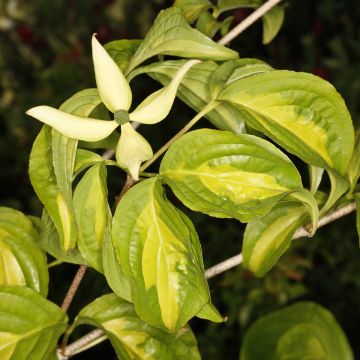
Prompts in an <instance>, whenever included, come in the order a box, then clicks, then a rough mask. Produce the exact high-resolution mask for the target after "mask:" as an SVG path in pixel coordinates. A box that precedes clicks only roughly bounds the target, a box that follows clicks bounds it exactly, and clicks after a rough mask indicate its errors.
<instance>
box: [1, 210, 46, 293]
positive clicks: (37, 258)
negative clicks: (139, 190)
mask: <svg viewBox="0 0 360 360" xmlns="http://www.w3.org/2000/svg"><path fill="white" fill-rule="evenodd" d="M38 237H39V234H38V232H37V230H36V228H35V227H34V226H33V225H32V222H31V220H30V219H29V218H27V217H26V216H25V215H24V214H23V213H21V212H20V211H17V210H14V209H10V208H5V207H0V284H3V285H18V286H27V287H29V288H31V289H33V290H35V291H37V292H39V293H40V294H41V295H43V296H45V297H46V295H47V292H48V282H49V274H48V269H47V263H46V256H45V254H44V252H43V251H42V250H41V249H40V247H39V245H38Z"/></svg>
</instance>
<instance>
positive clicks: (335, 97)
mask: <svg viewBox="0 0 360 360" xmlns="http://www.w3.org/2000/svg"><path fill="white" fill-rule="evenodd" d="M219 100H226V101H230V102H233V103H236V104H238V105H239V106H241V107H242V108H243V110H244V111H247V112H248V114H249V116H248V117H247V118H246V122H247V124H248V125H249V126H251V127H253V128H255V129H256V130H259V131H261V132H263V133H264V134H266V135H267V136H269V137H270V138H271V139H273V140H274V141H275V142H277V143H278V144H280V145H281V146H283V147H284V148H285V149H286V150H287V151H289V152H291V153H293V154H295V155H297V156H299V157H300V158H301V159H302V160H304V161H305V162H307V163H309V164H311V165H315V166H318V167H322V168H325V169H330V170H331V169H333V170H335V171H336V172H338V173H339V174H340V175H342V176H343V175H344V174H345V171H346V169H347V167H348V164H349V161H350V158H351V155H352V151H353V145H354V129H353V125H352V121H351V117H350V114H349V112H348V110H347V108H346V106H345V103H344V101H343V99H342V98H341V96H340V95H339V94H338V93H337V92H336V90H335V89H334V87H333V86H332V85H331V84H329V83H328V82H326V81H325V80H322V79H320V78H319V77H316V76H314V75H311V74H307V73H297V72H293V71H285V70H273V71H269V72H265V73H262V74H258V75H256V76H250V77H246V78H241V79H239V80H237V81H233V82H231V83H230V84H229V85H228V86H226V87H225V88H224V89H223V90H222V91H221V93H220V94H219Z"/></svg>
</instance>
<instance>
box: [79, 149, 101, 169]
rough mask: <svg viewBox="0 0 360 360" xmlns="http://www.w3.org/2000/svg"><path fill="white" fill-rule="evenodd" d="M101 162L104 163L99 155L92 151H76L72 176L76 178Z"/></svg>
mask: <svg viewBox="0 0 360 360" xmlns="http://www.w3.org/2000/svg"><path fill="white" fill-rule="evenodd" d="M101 161H104V159H103V158H102V157H101V156H100V155H98V154H96V153H94V152H92V151H88V150H84V149H77V151H76V157H75V164H74V176H77V175H78V174H79V173H80V172H82V171H83V170H85V169H87V168H88V167H90V166H92V165H94V164H96V163H98V162H101Z"/></svg>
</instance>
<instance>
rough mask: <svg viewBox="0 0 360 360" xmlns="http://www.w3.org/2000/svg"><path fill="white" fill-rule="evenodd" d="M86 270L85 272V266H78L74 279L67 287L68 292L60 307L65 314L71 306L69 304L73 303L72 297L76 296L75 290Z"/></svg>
mask: <svg viewBox="0 0 360 360" xmlns="http://www.w3.org/2000/svg"><path fill="white" fill-rule="evenodd" d="M86 270H87V266H86V265H80V266H79V269H78V271H77V272H76V274H75V277H74V279H73V281H72V283H71V285H70V287H69V290H68V292H67V293H66V296H65V298H64V301H63V303H62V305H61V308H62V309H63V310H64V311H65V312H67V311H68V309H69V307H70V305H71V302H72V301H73V299H74V296H75V294H76V291H77V289H78V288H79V285H80V283H81V280H82V279H83V277H84V275H85V273H86Z"/></svg>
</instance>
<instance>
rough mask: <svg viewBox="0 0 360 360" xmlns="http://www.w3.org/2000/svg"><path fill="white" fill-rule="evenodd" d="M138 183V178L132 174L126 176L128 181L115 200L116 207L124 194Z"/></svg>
mask: <svg viewBox="0 0 360 360" xmlns="http://www.w3.org/2000/svg"><path fill="white" fill-rule="evenodd" d="M136 183H137V180H135V179H134V178H133V177H132V176H131V175H128V176H127V178H126V182H125V184H124V186H123V188H122V189H121V192H120V194H119V195H118V196H117V197H116V200H115V208H116V207H117V206H118V204H119V202H120V200H121V199H122V198H123V197H124V195H125V194H126V193H127V192H128V191H129V190H130V188H131V187H132V186H134V185H135V184H136Z"/></svg>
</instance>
